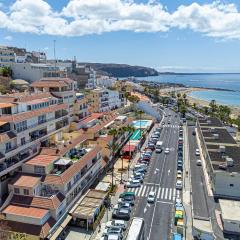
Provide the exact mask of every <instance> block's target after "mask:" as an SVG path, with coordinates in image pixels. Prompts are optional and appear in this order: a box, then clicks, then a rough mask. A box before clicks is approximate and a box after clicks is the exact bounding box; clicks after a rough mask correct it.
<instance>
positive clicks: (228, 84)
mask: <svg viewBox="0 0 240 240" xmlns="http://www.w3.org/2000/svg"><path fill="white" fill-rule="evenodd" d="M138 79H142V80H146V81H156V82H163V83H167V82H169V83H181V84H184V85H185V86H188V87H203V88H215V89H216V88H219V89H228V90H233V91H234V92H229V91H215V90H214V91H194V92H192V93H191V96H192V97H195V98H199V99H202V100H206V101H211V100H212V99H214V100H216V101H217V103H220V104H226V105H235V106H240V74H161V75H159V76H154V77H145V78H138Z"/></svg>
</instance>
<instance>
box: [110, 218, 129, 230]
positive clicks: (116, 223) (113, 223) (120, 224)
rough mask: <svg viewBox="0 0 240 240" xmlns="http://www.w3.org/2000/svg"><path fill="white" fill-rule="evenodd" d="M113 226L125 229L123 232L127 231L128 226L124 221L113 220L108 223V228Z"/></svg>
mask: <svg viewBox="0 0 240 240" xmlns="http://www.w3.org/2000/svg"><path fill="white" fill-rule="evenodd" d="M111 226H115V227H120V228H122V229H123V231H125V230H126V229H127V225H126V222H125V221H124V220H112V221H109V222H107V223H106V227H107V228H108V227H111Z"/></svg>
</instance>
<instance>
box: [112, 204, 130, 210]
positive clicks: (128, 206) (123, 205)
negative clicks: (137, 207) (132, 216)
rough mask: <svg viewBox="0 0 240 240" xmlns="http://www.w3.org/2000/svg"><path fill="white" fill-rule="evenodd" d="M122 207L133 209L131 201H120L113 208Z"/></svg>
mask: <svg viewBox="0 0 240 240" xmlns="http://www.w3.org/2000/svg"><path fill="white" fill-rule="evenodd" d="M120 207H121V208H126V209H131V205H130V203H118V204H116V205H115V206H114V207H113V209H119V208H120Z"/></svg>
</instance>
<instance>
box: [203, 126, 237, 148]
mask: <svg viewBox="0 0 240 240" xmlns="http://www.w3.org/2000/svg"><path fill="white" fill-rule="evenodd" d="M202 134H203V137H204V140H205V142H211V143H226V144H237V143H236V141H235V140H234V139H233V137H232V136H231V134H230V133H229V132H228V131H227V130H226V129H225V128H214V129H212V128H207V129H202Z"/></svg>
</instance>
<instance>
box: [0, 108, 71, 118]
mask: <svg viewBox="0 0 240 240" xmlns="http://www.w3.org/2000/svg"><path fill="white" fill-rule="evenodd" d="M66 108H67V104H58V105H52V106H49V107H47V108H41V109H38V110H35V111H28V112H23V113H18V114H13V115H11V116H0V121H5V122H21V121H24V120H26V119H29V118H33V117H37V116H39V115H42V114H44V113H50V112H55V111H57V110H61V109H66Z"/></svg>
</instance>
